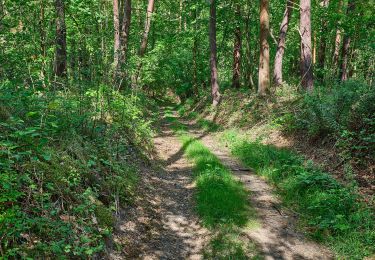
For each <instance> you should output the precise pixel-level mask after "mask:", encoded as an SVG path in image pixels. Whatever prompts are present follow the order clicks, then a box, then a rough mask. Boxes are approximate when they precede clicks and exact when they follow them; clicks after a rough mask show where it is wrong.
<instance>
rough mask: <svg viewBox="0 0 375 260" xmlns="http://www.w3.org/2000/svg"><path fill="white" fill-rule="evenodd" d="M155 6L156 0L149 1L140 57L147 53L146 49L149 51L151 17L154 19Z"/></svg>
mask: <svg viewBox="0 0 375 260" xmlns="http://www.w3.org/2000/svg"><path fill="white" fill-rule="evenodd" d="M154 4H155V0H149V1H148V6H147V14H146V22H145V29H144V32H143V37H142V42H141V47H140V49H139V56H141V57H143V55H144V54H145V53H146V49H147V42H148V35H149V33H150V29H151V17H152V14H153V12H154Z"/></svg>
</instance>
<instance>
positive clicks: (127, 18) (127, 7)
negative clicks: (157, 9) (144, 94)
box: [120, 0, 132, 68]
mask: <svg viewBox="0 0 375 260" xmlns="http://www.w3.org/2000/svg"><path fill="white" fill-rule="evenodd" d="M131 14H132V1H131V0H125V1H124V17H123V19H122V26H121V41H120V45H121V68H122V67H123V65H124V64H125V63H126V58H127V50H128V42H129V32H130V23H131Z"/></svg>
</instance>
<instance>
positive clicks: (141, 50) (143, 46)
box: [132, 0, 155, 84]
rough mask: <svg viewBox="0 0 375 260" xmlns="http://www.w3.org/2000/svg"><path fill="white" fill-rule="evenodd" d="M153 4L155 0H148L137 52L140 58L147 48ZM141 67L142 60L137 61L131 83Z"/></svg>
mask: <svg viewBox="0 0 375 260" xmlns="http://www.w3.org/2000/svg"><path fill="white" fill-rule="evenodd" d="M154 4H155V0H148V6H147V14H146V21H145V27H144V31H143V36H142V40H141V46H140V48H139V53H138V55H139V57H141V58H142V57H143V56H144V55H145V53H146V50H147V43H148V36H149V33H150V29H151V18H152V14H153V12H154ZM141 68H142V61H140V62H139V63H138V66H137V70H136V72H135V75H134V77H133V80H132V81H133V84H137V82H138V78H139V74H140V73H141Z"/></svg>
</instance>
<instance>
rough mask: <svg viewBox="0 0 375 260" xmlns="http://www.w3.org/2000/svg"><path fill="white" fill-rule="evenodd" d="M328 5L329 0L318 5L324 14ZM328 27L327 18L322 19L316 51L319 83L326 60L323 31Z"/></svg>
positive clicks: (325, 38)
mask: <svg viewBox="0 0 375 260" xmlns="http://www.w3.org/2000/svg"><path fill="white" fill-rule="evenodd" d="M328 4H329V0H323V1H322V2H321V3H320V5H321V6H322V8H324V12H325V13H326V12H327V9H328ZM327 25H328V20H327V17H323V18H322V23H321V31H320V45H319V51H318V67H319V71H318V74H317V76H318V78H319V80H320V81H322V80H323V78H324V65H325V60H326V49H327V37H326V33H325V30H326V28H327Z"/></svg>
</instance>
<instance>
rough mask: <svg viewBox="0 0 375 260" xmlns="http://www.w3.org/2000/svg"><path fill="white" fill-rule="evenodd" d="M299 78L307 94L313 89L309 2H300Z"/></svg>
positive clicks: (307, 0) (302, 0)
mask: <svg viewBox="0 0 375 260" xmlns="http://www.w3.org/2000/svg"><path fill="white" fill-rule="evenodd" d="M300 16H301V17H300V34H301V78H302V86H303V87H304V88H305V89H306V90H307V91H309V92H311V91H313V89H314V80H313V63H312V53H311V52H312V49H311V0H300Z"/></svg>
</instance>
